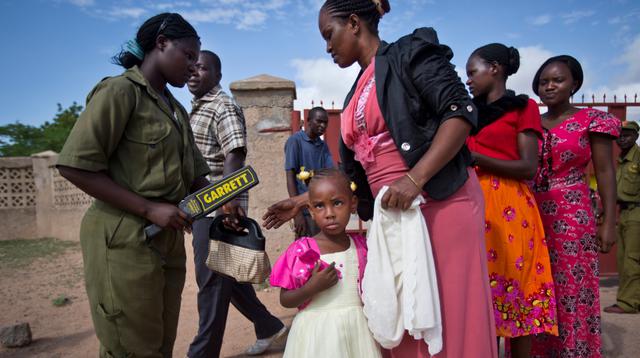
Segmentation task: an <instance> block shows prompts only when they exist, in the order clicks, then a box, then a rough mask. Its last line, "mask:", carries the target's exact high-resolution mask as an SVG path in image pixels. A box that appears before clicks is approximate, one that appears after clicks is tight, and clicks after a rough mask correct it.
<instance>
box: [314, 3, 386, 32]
mask: <svg viewBox="0 0 640 358" xmlns="http://www.w3.org/2000/svg"><path fill="white" fill-rule="evenodd" d="M322 9H324V10H326V11H328V12H329V13H330V14H331V16H335V17H339V18H344V19H346V18H348V17H349V16H351V15H353V14H355V15H358V17H359V18H361V19H362V20H364V22H365V23H366V24H367V25H368V27H369V30H371V32H372V33H374V34H378V24H379V23H380V19H381V18H382V15H383V14H386V13H388V12H389V11H391V5H389V0H327V1H325V2H324V4H323V5H322Z"/></svg>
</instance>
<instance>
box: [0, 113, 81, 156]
mask: <svg viewBox="0 0 640 358" xmlns="http://www.w3.org/2000/svg"><path fill="white" fill-rule="evenodd" d="M80 112H82V106H80V105H79V104H77V103H76V102H73V104H72V105H71V106H69V107H68V108H62V106H61V105H60V104H59V103H58V113H56V115H55V117H53V121H52V122H49V121H47V122H44V123H43V124H42V125H41V126H39V127H36V126H31V125H27V124H22V123H19V122H16V123H11V124H7V125H4V126H0V156H2V157H19V156H30V155H32V154H34V153H39V152H43V151H45V150H53V151H55V152H60V150H61V149H62V146H63V145H64V142H65V141H66V140H67V136H68V135H69V132H71V128H73V125H74V124H75V123H76V120H77V119H78V117H79V116H80Z"/></svg>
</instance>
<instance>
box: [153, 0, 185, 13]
mask: <svg viewBox="0 0 640 358" xmlns="http://www.w3.org/2000/svg"><path fill="white" fill-rule="evenodd" d="M185 7H191V3H190V2H188V1H176V2H167V3H158V4H153V5H151V8H153V9H155V10H160V11H167V10H173V9H177V8H185Z"/></svg>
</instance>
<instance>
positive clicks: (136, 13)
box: [109, 7, 147, 19]
mask: <svg viewBox="0 0 640 358" xmlns="http://www.w3.org/2000/svg"><path fill="white" fill-rule="evenodd" d="M146 13H147V10H145V9H142V8H139V7H130V8H120V9H113V10H111V11H110V12H109V15H110V16H111V17H114V18H133V19H137V18H139V17H140V16H142V15H144V14H146Z"/></svg>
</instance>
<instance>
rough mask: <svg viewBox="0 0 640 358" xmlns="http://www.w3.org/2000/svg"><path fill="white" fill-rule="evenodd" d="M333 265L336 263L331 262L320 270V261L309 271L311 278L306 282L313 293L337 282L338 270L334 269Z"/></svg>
mask: <svg viewBox="0 0 640 358" xmlns="http://www.w3.org/2000/svg"><path fill="white" fill-rule="evenodd" d="M335 265H336V263H335V262H332V263H331V265H329V266H328V267H327V268H325V269H324V270H322V271H320V263H319V262H316V265H315V267H314V268H313V271H311V278H310V279H309V281H308V282H307V285H308V286H309V289H310V290H311V292H313V294H316V293H318V292H322V291H324V290H326V289H327V288H329V287H331V286H333V285H335V284H336V283H338V272H337V271H336V268H335Z"/></svg>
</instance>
